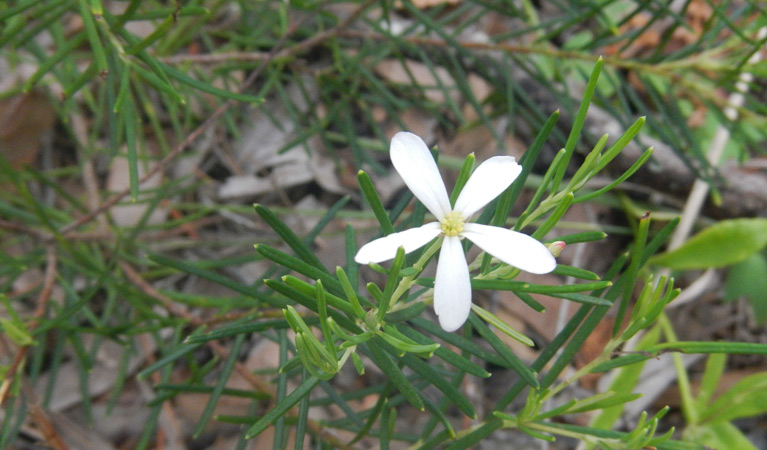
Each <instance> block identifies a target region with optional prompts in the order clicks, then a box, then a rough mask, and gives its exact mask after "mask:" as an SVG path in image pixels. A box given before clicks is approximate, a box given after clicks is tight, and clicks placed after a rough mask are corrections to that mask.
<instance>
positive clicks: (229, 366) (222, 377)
mask: <svg viewBox="0 0 767 450" xmlns="http://www.w3.org/2000/svg"><path fill="white" fill-rule="evenodd" d="M245 336H246V335H245V334H240V335H238V336H237V337H236V338H235V340H234V343H233V344H232V347H231V349H230V351H229V356H228V357H227V358H226V362H225V363H224V367H222V368H221V373H220V374H219V375H218V382H217V383H216V386H215V387H214V388H213V392H211V394H210V397H208V403H207V404H206V405H205V409H203V410H202V414H201V415H200V420H199V421H198V422H197V426H196V427H195V428H194V431H193V432H192V436H194V437H195V438H197V437H199V435H200V433H202V432H203V430H204V429H205V426H206V425H207V424H208V421H209V420H210V418H211V416H213V411H214V409H215V407H216V405H217V404H218V400H219V398H220V397H221V394H222V393H223V392H224V388H225V387H226V383H227V382H228V381H229V377H230V376H231V374H232V370H234V364H235V363H236V362H237V359H238V358H239V357H240V347H242V343H243V342H245Z"/></svg>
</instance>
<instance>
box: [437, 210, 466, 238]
mask: <svg viewBox="0 0 767 450" xmlns="http://www.w3.org/2000/svg"><path fill="white" fill-rule="evenodd" d="M465 222H466V219H464V218H463V214H461V212H460V211H450V212H449V213H447V214H445V217H444V218H443V219H442V222H440V225H441V227H442V232H443V233H444V234H445V236H458V235H459V234H461V233H463V224H464V223H465Z"/></svg>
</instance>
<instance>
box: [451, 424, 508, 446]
mask: <svg viewBox="0 0 767 450" xmlns="http://www.w3.org/2000/svg"><path fill="white" fill-rule="evenodd" d="M501 427H503V421H501V420H490V421H488V422H485V423H484V424H483V425H480V426H479V427H477V428H475V429H474V430H473V431H472V432H471V433H468V434H466V435H464V436H462V437H460V438H458V439H456V440H455V441H453V442H452V443H451V444H450V445H449V446H448V447H447V448H446V449H445V450H465V449H467V448H470V447H473V446H475V445H477V444H479V443H480V442H481V441H482V440H484V439H485V438H486V437H488V436H490V435H491V434H493V433H494V432H496V431H498V430H499V429H501Z"/></svg>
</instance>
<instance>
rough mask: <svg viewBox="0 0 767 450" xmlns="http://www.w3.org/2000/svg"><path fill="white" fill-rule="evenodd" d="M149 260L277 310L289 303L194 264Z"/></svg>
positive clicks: (158, 258) (153, 257)
mask: <svg viewBox="0 0 767 450" xmlns="http://www.w3.org/2000/svg"><path fill="white" fill-rule="evenodd" d="M149 259H150V260H151V261H154V262H156V263H157V264H159V265H161V266H165V267H172V268H174V269H177V270H180V271H181V272H184V273H188V274H191V275H196V276H198V277H201V278H204V279H206V280H209V281H212V282H214V283H216V284H219V285H221V286H224V287H227V288H229V289H231V290H233V291H235V292H239V293H240V294H243V295H246V296H248V297H251V298H255V299H257V300H259V301H262V302H264V303H266V304H268V305H271V306H275V307H277V308H284V307H285V306H287V305H289V303H286V302H285V301H284V300H283V299H279V298H276V297H274V296H271V295H266V294H264V293H262V292H259V291H258V289H257V288H256V287H253V286H246V285H244V284H242V283H238V282H237V281H234V280H232V279H231V278H227V277H224V276H222V275H219V274H217V273H215V272H211V271H209V270H206V269H203V268H201V267H199V266H196V265H194V264H189V263H186V262H182V261H176V260H173V259H171V258H168V257H166V256H162V255H157V254H150V255H149Z"/></svg>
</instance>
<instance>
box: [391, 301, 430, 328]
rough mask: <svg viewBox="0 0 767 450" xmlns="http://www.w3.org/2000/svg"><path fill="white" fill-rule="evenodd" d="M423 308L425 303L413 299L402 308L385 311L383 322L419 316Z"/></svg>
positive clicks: (402, 320)
mask: <svg viewBox="0 0 767 450" xmlns="http://www.w3.org/2000/svg"><path fill="white" fill-rule="evenodd" d="M398 306H399V305H398ZM425 309H426V303H424V302H419V301H415V302H412V303H408V304H407V306H406V307H404V308H400V309H396V310H390V311H389V312H387V313H386V316H384V318H383V321H384V322H385V323H397V322H404V321H406V320H410V319H412V318H413V317H417V316H420V315H421V313H422V312H423V311H424V310H425Z"/></svg>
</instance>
